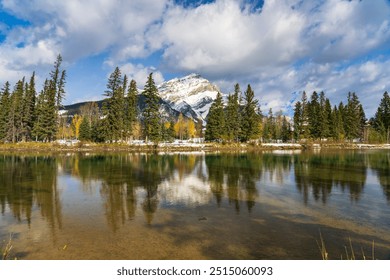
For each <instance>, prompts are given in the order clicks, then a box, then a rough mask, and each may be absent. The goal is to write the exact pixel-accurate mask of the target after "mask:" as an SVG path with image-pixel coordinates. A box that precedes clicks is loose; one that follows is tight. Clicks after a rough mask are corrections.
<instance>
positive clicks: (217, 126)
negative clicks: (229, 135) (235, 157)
mask: <svg viewBox="0 0 390 280" xmlns="http://www.w3.org/2000/svg"><path fill="white" fill-rule="evenodd" d="M224 136H225V115H224V107H223V101H222V95H221V93H219V92H218V94H217V98H216V99H215V100H214V102H213V104H212V105H211V107H210V111H209V114H208V116H207V124H206V131H205V140H206V141H222V140H223V139H224Z"/></svg>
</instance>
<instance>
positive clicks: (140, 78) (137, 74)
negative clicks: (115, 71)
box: [120, 63, 164, 88]
mask: <svg viewBox="0 0 390 280" xmlns="http://www.w3.org/2000/svg"><path fill="white" fill-rule="evenodd" d="M120 69H121V72H122V73H123V74H126V75H127V77H128V78H129V80H132V79H133V80H135V81H136V82H137V87H138V88H143V87H144V85H145V83H146V80H147V78H148V76H149V74H150V73H153V80H154V82H155V83H156V85H158V84H161V83H162V82H164V77H163V74H162V73H161V72H160V71H158V70H157V69H156V68H154V67H145V66H143V65H141V64H137V65H134V64H131V63H126V64H124V65H122V66H121V67H120Z"/></svg>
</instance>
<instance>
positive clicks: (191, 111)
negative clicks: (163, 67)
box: [158, 74, 219, 122]
mask: <svg viewBox="0 0 390 280" xmlns="http://www.w3.org/2000/svg"><path fill="white" fill-rule="evenodd" d="M158 91H159V95H160V97H161V98H162V99H163V100H164V101H166V102H167V103H168V104H169V105H170V106H171V107H172V108H173V109H175V110H177V111H179V112H182V113H183V115H185V116H187V117H189V118H193V119H195V120H196V119H200V120H202V121H203V122H205V119H206V117H207V114H208V113H209V110H210V107H211V104H212V103H213V101H214V100H215V99H216V97H217V93H218V91H219V89H218V88H217V87H216V86H215V85H213V84H211V83H210V82H209V81H208V80H206V79H204V78H202V77H201V76H200V75H198V74H191V75H188V76H185V77H183V78H175V79H172V80H169V81H167V82H164V83H162V84H161V85H159V86H158Z"/></svg>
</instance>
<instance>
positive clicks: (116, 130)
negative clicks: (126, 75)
mask: <svg viewBox="0 0 390 280" xmlns="http://www.w3.org/2000/svg"><path fill="white" fill-rule="evenodd" d="M123 86H124V81H123V78H122V73H121V71H120V69H119V67H116V68H115V70H114V71H113V72H112V73H111V75H110V77H109V78H108V82H107V90H106V92H105V93H106V95H107V96H108V97H109V99H108V114H107V116H106V118H107V124H108V135H109V140H111V141H118V140H119V139H121V138H122V136H123V129H124V125H123V120H124V118H123V117H124V114H123V113H124V91H123ZM108 135H107V136H108Z"/></svg>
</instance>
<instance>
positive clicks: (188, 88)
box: [63, 74, 219, 124]
mask: <svg viewBox="0 0 390 280" xmlns="http://www.w3.org/2000/svg"><path fill="white" fill-rule="evenodd" d="M157 89H158V91H159V96H160V100H159V103H160V105H161V106H160V112H161V115H162V117H163V118H164V119H165V120H169V119H171V118H175V119H177V118H178V116H179V114H180V113H182V114H183V116H185V117H187V118H191V119H194V120H195V121H197V120H200V121H202V122H203V124H205V120H206V117H207V115H208V113H209V110H210V106H211V104H212V103H213V101H214V100H215V99H216V97H217V93H218V91H219V89H218V88H217V87H216V86H215V85H213V84H211V83H210V82H209V81H208V80H206V79H204V78H202V77H201V76H200V75H198V74H191V75H188V76H185V77H183V78H175V79H172V80H169V81H167V82H164V83H162V84H160V85H158V86H157ZM139 92H140V93H141V92H142V90H139ZM103 101H104V100H99V101H96V103H97V104H98V106H99V108H101V106H102V104H103ZM90 102H92V101H86V102H81V103H76V104H72V105H66V106H64V107H65V108H64V110H65V111H66V114H68V115H74V114H80V107H81V106H83V105H85V104H87V103H90ZM138 108H139V111H140V112H142V111H143V109H144V108H145V97H144V96H143V95H142V94H140V95H139V96H138ZM65 111H63V113H65ZM140 116H141V115H140Z"/></svg>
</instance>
